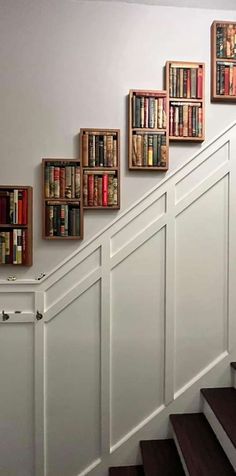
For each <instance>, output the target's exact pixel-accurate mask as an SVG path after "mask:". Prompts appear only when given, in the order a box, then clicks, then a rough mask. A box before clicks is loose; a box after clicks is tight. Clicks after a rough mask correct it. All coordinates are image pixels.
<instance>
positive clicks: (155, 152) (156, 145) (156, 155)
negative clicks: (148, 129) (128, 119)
mask: <svg viewBox="0 0 236 476" xmlns="http://www.w3.org/2000/svg"><path fill="white" fill-rule="evenodd" d="M166 163H167V150H166V136H165V134H164V133H163V134H161V133H159V134H144V133H143V134H140V133H139V134H133V136H132V165H133V166H137V167H146V166H149V167H166Z"/></svg>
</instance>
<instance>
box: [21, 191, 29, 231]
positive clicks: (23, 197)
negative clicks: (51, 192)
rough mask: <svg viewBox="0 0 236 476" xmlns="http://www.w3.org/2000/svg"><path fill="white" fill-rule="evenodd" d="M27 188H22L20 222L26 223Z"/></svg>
mask: <svg viewBox="0 0 236 476" xmlns="http://www.w3.org/2000/svg"><path fill="white" fill-rule="evenodd" d="M27 205H28V203H27V190H22V224H23V225H26V224H27Z"/></svg>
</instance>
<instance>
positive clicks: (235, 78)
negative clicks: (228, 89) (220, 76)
mask: <svg viewBox="0 0 236 476" xmlns="http://www.w3.org/2000/svg"><path fill="white" fill-rule="evenodd" d="M233 95H234V96H236V66H234V68H233Z"/></svg>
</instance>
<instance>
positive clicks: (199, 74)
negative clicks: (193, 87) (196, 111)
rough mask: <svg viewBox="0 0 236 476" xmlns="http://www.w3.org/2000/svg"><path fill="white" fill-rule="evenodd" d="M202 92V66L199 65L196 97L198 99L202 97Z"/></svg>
mask: <svg viewBox="0 0 236 476" xmlns="http://www.w3.org/2000/svg"><path fill="white" fill-rule="evenodd" d="M202 92H203V71H202V66H199V68H198V70H197V97H198V98H199V99H201V98H202Z"/></svg>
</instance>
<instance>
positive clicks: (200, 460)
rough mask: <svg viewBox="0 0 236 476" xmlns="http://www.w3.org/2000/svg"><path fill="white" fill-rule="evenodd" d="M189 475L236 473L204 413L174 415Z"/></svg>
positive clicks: (207, 475)
mask: <svg viewBox="0 0 236 476" xmlns="http://www.w3.org/2000/svg"><path fill="white" fill-rule="evenodd" d="M170 420H171V423H172V426H173V430H174V432H175V436H176V439H177V441H178V444H179V448H180V451H181V453H182V456H183V459H184V461H185V464H186V468H187V470H188V474H189V476H233V475H234V476H235V473H234V470H233V467H232V466H231V464H230V462H229V460H228V459H227V456H226V454H225V453H224V451H223V449H222V447H221V445H220V443H219V442H218V440H217V438H216V436H215V434H214V433H213V431H212V429H211V427H210V425H209V423H208V422H207V419H206V417H205V416H204V415H203V413H191V414H179V415H170Z"/></svg>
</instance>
